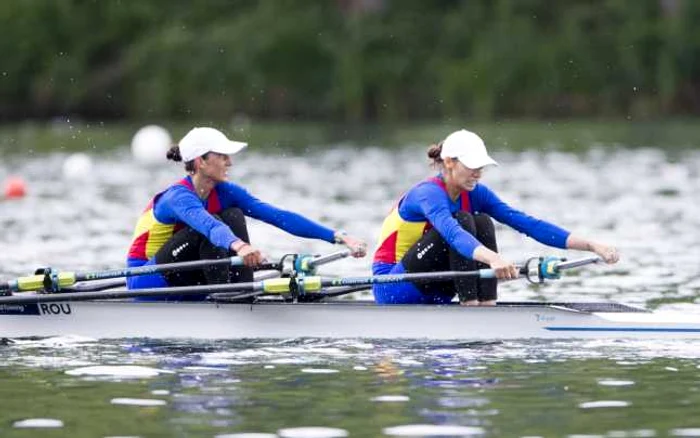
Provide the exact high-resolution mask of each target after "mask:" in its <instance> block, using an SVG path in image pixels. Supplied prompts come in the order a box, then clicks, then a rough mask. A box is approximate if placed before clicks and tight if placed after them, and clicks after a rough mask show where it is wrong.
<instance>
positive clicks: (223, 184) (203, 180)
mask: <svg viewBox="0 0 700 438" xmlns="http://www.w3.org/2000/svg"><path fill="white" fill-rule="evenodd" d="M246 146H247V144H246V143H241V142H237V141H231V140H229V139H228V138H227V137H226V136H225V135H224V134H223V133H222V132H220V131H218V130H216V129H214V128H194V129H192V130H191V131H190V132H188V133H187V135H185V136H184V137H183V138H182V140H181V141H180V143H179V145H175V146H173V147H172V148H171V149H170V150H169V151H168V153H167V157H168V159H171V160H173V161H176V162H179V161H184V163H185V170H186V171H187V173H188V175H187V176H186V177H185V178H183V179H182V180H180V181H178V182H177V183H175V184H173V185H172V186H170V187H169V188H168V189H166V190H165V191H163V192H160V193H158V194H157V195H155V197H154V198H153V200H152V201H151V202H150V203H149V205H148V207H147V208H146V209H145V210H144V212H143V214H142V215H141V217H140V218H139V220H138V222H137V223H136V229H135V231H134V236H133V241H132V244H131V248H130V249H129V254H128V258H127V265H128V266H130V267H131V266H142V265H147V264H163V263H176V262H183V261H189V260H200V259H219V258H225V257H230V256H233V255H238V256H240V257H242V258H243V261H244V266H242V267H220V266H219V267H211V268H205V269H200V270H191V271H182V272H172V273H166V274H163V275H145V276H137V277H130V278H128V287H129V289H143V288H155V287H165V286H190V285H201V284H219V283H229V282H231V283H238V282H249V281H253V268H255V267H256V266H258V265H260V264H261V263H263V261H264V257H263V255H262V254H261V252H260V250H259V249H258V248H256V247H254V246H253V245H252V244H251V242H250V239H249V237H248V229H247V227H246V221H245V216H250V217H253V218H256V219H259V220H261V221H264V222H267V223H269V224H271V225H274V226H276V227H278V228H281V229H283V230H285V231H287V232H288V233H291V234H293V235H295V236H299V237H306V238H313V239H320V240H325V241H327V242H330V243H342V244H345V245H347V246H348V248H349V249H350V250H351V254H352V255H353V256H354V257H363V256H364V255H365V252H366V245H365V243H364V242H362V241H360V240H358V239H356V238H354V237H351V236H349V235H347V234H346V233H344V232H342V231H333V230H331V229H329V228H327V227H325V226H323V225H320V224H318V223H316V222H313V221H311V220H309V219H307V218H305V217H303V216H301V215H299V214H296V213H292V212H290V211H286V210H282V209H279V208H277V207H274V206H272V205H270V204H267V203H265V202H263V201H261V200H259V199H258V198H256V197H254V196H253V195H251V194H250V193H248V191H246V190H245V189H244V188H243V187H241V186H239V185H238V184H235V183H232V182H229V181H227V178H228V168H229V167H231V155H233V154H235V153H237V152H239V151H240V150H242V149H243V148H244V147H246ZM182 298H183V297H177V299H182ZM194 299H203V296H196V297H194Z"/></svg>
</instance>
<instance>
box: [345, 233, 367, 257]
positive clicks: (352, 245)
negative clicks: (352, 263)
mask: <svg viewBox="0 0 700 438" xmlns="http://www.w3.org/2000/svg"><path fill="white" fill-rule="evenodd" d="M341 239H342V241H343V244H344V245H345V246H347V247H348V249H350V255H351V256H353V257H355V258H360V257H364V256H365V255H367V244H366V243H365V242H364V241H363V240H360V239H357V238H355V237H352V236H348V235H345V236H342V237H341Z"/></svg>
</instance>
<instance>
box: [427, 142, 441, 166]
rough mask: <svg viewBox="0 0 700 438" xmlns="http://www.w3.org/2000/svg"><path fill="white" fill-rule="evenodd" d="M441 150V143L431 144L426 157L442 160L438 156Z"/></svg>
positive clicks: (437, 160)
mask: <svg viewBox="0 0 700 438" xmlns="http://www.w3.org/2000/svg"><path fill="white" fill-rule="evenodd" d="M441 152H442V144H431V145H430V147H429V148H428V158H430V159H431V160H433V161H436V162H439V161H442V159H441V158H440V153H441Z"/></svg>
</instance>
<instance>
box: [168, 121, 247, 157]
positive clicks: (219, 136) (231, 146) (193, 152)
mask: <svg viewBox="0 0 700 438" xmlns="http://www.w3.org/2000/svg"><path fill="white" fill-rule="evenodd" d="M178 146H179V147H180V156H181V157H182V161H184V162H188V161H192V160H194V159H195V158H197V157H201V156H202V155H204V154H206V153H207V152H216V153H219V154H226V155H233V154H235V153H236V152H239V151H240V150H241V149H243V148H244V147H246V146H248V143H243V142H240V141H233V140H229V139H228V138H227V137H226V136H225V135H224V133H223V132H221V131H219V130H218V129H214V128H194V129H192V130H191V131H190V132H188V133H187V134H186V135H185V136H184V137H182V140H180V143H179V144H178Z"/></svg>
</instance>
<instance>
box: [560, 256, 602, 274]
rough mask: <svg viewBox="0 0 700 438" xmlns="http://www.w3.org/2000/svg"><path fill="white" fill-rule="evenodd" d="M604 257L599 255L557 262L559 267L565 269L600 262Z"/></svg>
mask: <svg viewBox="0 0 700 438" xmlns="http://www.w3.org/2000/svg"><path fill="white" fill-rule="evenodd" d="M602 261H603V259H601V258H600V257H598V256H591V257H585V258H582V259H577V260H570V261H562V262H559V263H557V269H558V270H559V271H563V270H565V269H573V268H578V267H581V266H585V265H592V264H594V263H600V262H602Z"/></svg>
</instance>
